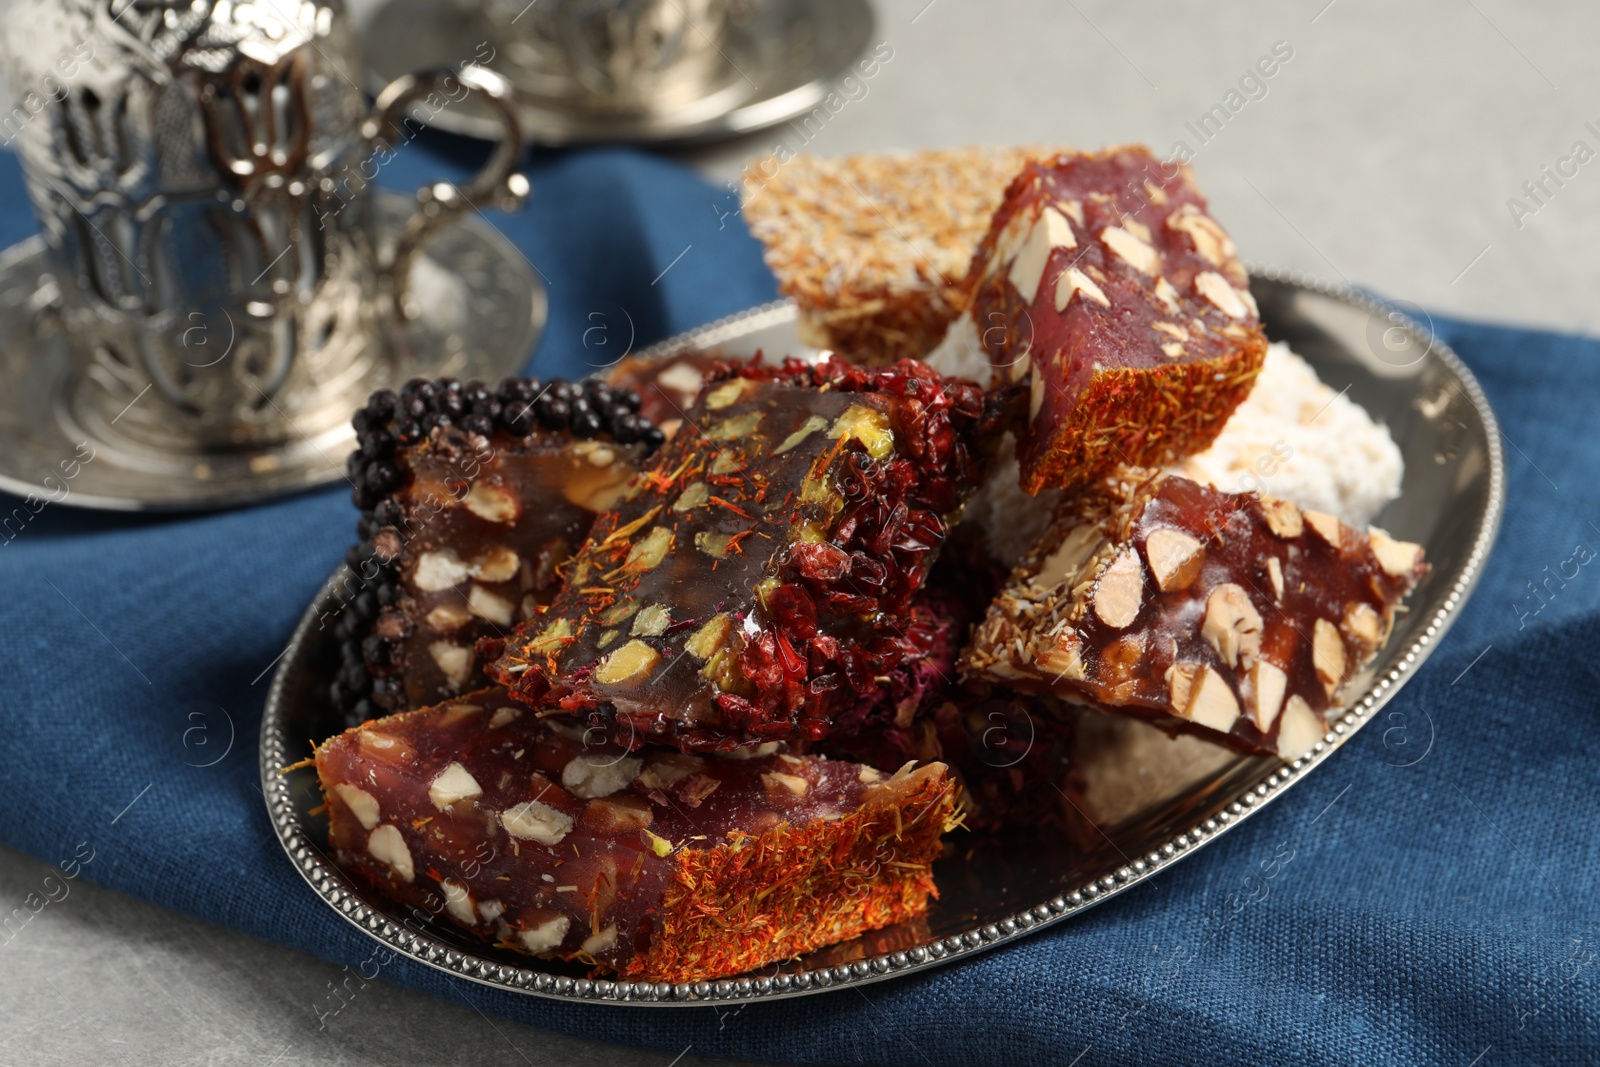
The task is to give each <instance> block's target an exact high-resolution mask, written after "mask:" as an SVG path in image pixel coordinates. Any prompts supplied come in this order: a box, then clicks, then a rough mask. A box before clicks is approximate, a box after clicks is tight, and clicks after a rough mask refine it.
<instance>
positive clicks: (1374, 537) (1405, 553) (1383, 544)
mask: <svg viewBox="0 0 1600 1067" xmlns="http://www.w3.org/2000/svg"><path fill="white" fill-rule="evenodd" d="M1367 538H1368V541H1369V542H1370V543H1371V545H1372V554H1373V555H1374V556H1377V557H1378V566H1380V567H1382V568H1383V570H1384V573H1385V574H1390V575H1393V576H1394V577H1396V578H1402V577H1405V576H1406V575H1408V574H1410V573H1411V572H1412V571H1413V570H1415V569H1416V566H1417V563H1418V562H1420V561H1421V559H1422V546H1421V545H1414V544H1412V543H1411V542H1410V541H1396V540H1395V539H1394V538H1392V537H1390V536H1389V535H1388V534H1386V533H1384V532H1383V531H1382V530H1379V529H1377V528H1373V530H1372V531H1371V532H1370V533H1368V534H1367Z"/></svg>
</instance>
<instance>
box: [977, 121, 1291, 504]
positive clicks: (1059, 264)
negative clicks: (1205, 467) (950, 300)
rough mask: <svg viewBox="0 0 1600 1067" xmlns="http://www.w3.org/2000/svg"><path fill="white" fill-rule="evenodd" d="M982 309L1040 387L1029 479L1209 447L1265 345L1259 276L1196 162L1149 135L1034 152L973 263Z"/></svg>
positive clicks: (986, 332)
mask: <svg viewBox="0 0 1600 1067" xmlns="http://www.w3.org/2000/svg"><path fill="white" fill-rule="evenodd" d="M971 284H972V291H971V298H970V306H969V318H968V319H967V320H966V322H965V325H964V328H965V330H966V331H967V332H968V333H969V334H970V335H975V340H974V341H973V343H974V344H976V345H977V346H979V347H981V349H982V351H983V353H984V356H985V357H986V358H987V361H988V363H989V364H990V365H991V366H992V367H993V368H994V373H995V379H996V381H997V382H1001V381H1009V382H1016V383H1023V384H1025V385H1026V387H1027V391H1028V412H1027V421H1026V424H1025V429H1024V430H1023V431H1022V432H1021V433H1020V434H1019V444H1018V448H1017V458H1018V461H1019V463H1020V466H1021V471H1022V488H1023V489H1024V490H1026V491H1027V492H1029V493H1037V492H1039V491H1040V490H1041V489H1046V488H1051V487H1071V486H1075V485H1080V484H1083V483H1085V482H1087V481H1089V480H1090V479H1092V478H1094V477H1096V476H1099V475H1103V474H1106V473H1108V472H1109V471H1110V470H1111V468H1112V467H1114V466H1116V465H1118V464H1130V465H1132V464H1137V465H1142V466H1162V465H1164V464H1168V463H1172V462H1175V461H1177V460H1179V459H1182V458H1183V457H1184V456H1186V455H1188V454H1190V453H1192V452H1196V451H1199V450H1200V449H1202V448H1204V447H1205V446H1206V445H1208V444H1209V443H1210V442H1211V440H1212V439H1213V438H1214V437H1215V436H1216V435H1217V433H1218V431H1220V430H1221V429H1222V424H1223V423H1224V422H1225V421H1226V420H1227V418H1228V416H1229V414H1231V413H1232V411H1233V409H1234V408H1235V407H1237V406H1238V404H1239V402H1240V401H1242V400H1243V399H1244V398H1245V396H1246V395H1247V394H1248V393H1249V392H1250V387H1251V384H1252V383H1253V382H1254V381H1255V376H1256V373H1257V371H1259V370H1260V368H1261V362H1262V359H1263V358H1264V357H1265V355H1266V348H1267V343H1266V338H1265V337H1264V336H1263V334H1262V332H1261V323H1260V320H1259V318H1258V315H1257V311H1256V305H1255V301H1254V300H1253V299H1252V298H1251V296H1250V289H1249V279H1248V278H1247V277H1246V276H1245V272H1244V268H1243V267H1242V266H1240V264H1239V259H1238V255H1237V253H1236V252H1235V250H1234V246H1233V242H1232V241H1231V240H1230V239H1229V238H1228V235H1227V233H1225V232H1224V231H1223V229H1222V227H1221V226H1219V225H1218V224H1217V222H1216V221H1215V220H1214V219H1212V218H1211V216H1210V214H1209V213H1208V210H1207V207H1206V201H1205V198H1204V197H1203V196H1201V195H1200V193H1199V191H1198V190H1197V189H1196V188H1195V186H1194V183H1193V181H1192V180H1191V179H1190V176H1189V173H1188V171H1187V169H1186V168H1183V167H1181V166H1176V165H1169V164H1166V163H1163V162H1161V161H1160V160H1158V159H1156V158H1155V157H1154V156H1153V155H1151V154H1150V152H1149V151H1148V150H1147V149H1144V148H1138V147H1132V148H1115V149H1110V150H1108V151H1105V152H1100V153H1095V154H1092V155H1060V156H1056V157H1054V158H1052V159H1048V160H1042V161H1038V162H1032V163H1028V164H1027V165H1026V166H1024V167H1023V169H1022V173H1021V174H1019V175H1018V176H1017V178H1016V180H1015V181H1013V182H1012V183H1011V187H1010V188H1009V189H1007V190H1006V197H1005V202H1004V203H1003V204H1002V205H1001V206H1000V209H999V210H998V211H996V212H995V215H994V220H993V222H992V224H991V226H990V229H989V233H988V235H987V236H986V237H985V238H984V239H983V244H982V245H981V247H980V248H979V250H978V253H977V255H976V256H974V257H973V261H972V283H971Z"/></svg>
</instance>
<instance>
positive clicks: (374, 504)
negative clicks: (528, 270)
mask: <svg viewBox="0 0 1600 1067" xmlns="http://www.w3.org/2000/svg"><path fill="white" fill-rule="evenodd" d="M638 407H639V398H638V397H637V396H635V395H634V394H631V393H628V392H625V391H619V390H613V389H611V388H610V387H608V386H606V385H603V384H601V383H598V382H586V383H583V384H582V385H575V384H573V383H570V382H563V381H552V382H548V383H543V384H541V383H540V382H538V381H536V380H533V379H518V378H513V379H507V380H506V381H505V382H503V383H502V384H501V385H500V387H499V388H498V389H497V390H493V391H491V390H490V389H488V388H487V387H486V386H484V385H483V384H482V383H481V382H468V383H466V384H464V385H463V384H462V383H461V382H458V381H454V380H451V379H445V380H442V381H437V382H429V381H422V380H418V381H414V382H411V383H409V384H407V385H406V386H405V388H404V389H402V390H401V391H400V393H399V394H398V395H397V394H395V393H392V392H388V391H384V392H380V393H377V394H375V395H374V396H373V397H372V399H371V401H370V402H369V403H368V405H367V407H366V408H365V409H364V410H363V411H361V412H359V413H357V415H356V417H355V420H354V421H355V425H356V430H357V433H358V441H359V447H358V449H357V451H356V452H355V453H354V454H353V455H352V457H351V463H350V476H351V480H352V482H353V483H354V484H355V495H356V503H357V505H358V506H359V507H361V509H362V516H361V520H360V523H359V527H358V530H359V533H360V536H361V538H362V540H361V543H360V544H358V545H356V546H355V547H354V548H352V549H351V550H350V553H349V554H348V556H347V557H346V561H347V563H348V564H349V566H350V568H351V571H352V572H353V576H352V578H351V580H350V582H349V583H348V584H349V586H350V590H351V592H352V594H353V595H352V596H351V598H350V599H349V601H348V602H346V603H345V604H344V605H343V609H342V610H341V612H340V616H339V618H338V619H337V620H336V621H335V623H334V626H335V627H336V631H337V633H338V635H339V638H340V642H341V647H342V651H343V658H344V663H343V667H342V668H341V670H340V673H339V677H338V678H337V680H336V681H335V682H334V693H333V696H334V702H335V704H337V705H339V706H340V707H341V708H343V709H345V710H346V712H347V714H348V715H349V716H350V718H351V721H352V722H360V721H362V720H364V719H369V718H372V717H374V716H375V715H381V714H384V713H386V712H390V711H402V710H405V709H408V708H414V707H421V706H423V705H427V704H432V703H436V702H437V701H439V700H442V699H444V698H445V697H447V696H451V695H454V694H459V693H463V692H467V691H470V690H472V689H476V688H478V687H480V686H482V685H484V684H485V682H484V676H483V670H482V666H481V664H480V662H479V660H478V658H477V654H476V651H475V649H474V645H475V644H476V642H477V641H478V639H479V638H482V637H487V636H494V635H505V634H509V633H510V632H511V630H512V629H513V628H514V627H515V626H516V624H517V623H518V622H521V621H522V620H524V619H527V618H528V617H529V616H531V615H532V614H533V613H534V611H535V610H537V608H538V607H539V606H540V605H542V604H544V603H547V602H548V601H549V599H550V597H551V596H552V595H554V592H555V586H556V575H555V569H556V566H557V565H558V564H560V563H561V562H563V561H564V560H565V559H566V558H567V557H568V556H570V555H571V554H572V553H573V552H574V551H576V549H577V547H578V546H579V545H580V544H582V543H583V539H584V537H585V536H586V535H587V534H588V532H589V527H590V526H591V525H592V524H593V522H594V517H595V515H596V513H597V512H599V511H601V510H603V509H605V508H607V507H609V506H610V505H611V504H612V503H614V502H615V501H616V498H617V496H618V494H619V493H620V491H621V490H622V488H623V486H624V485H625V484H626V483H627V480H628V479H629V478H630V477H632V476H633V474H634V473H636V472H637V471H638V469H639V463H640V461H641V460H643V459H644V457H645V456H646V455H647V454H648V453H649V452H650V450H651V449H653V448H654V447H655V446H656V445H657V444H659V443H660V441H661V432H660V431H659V430H657V429H656V428H655V427H654V426H653V425H651V424H650V423H649V422H648V421H645V420H643V419H641V418H640V417H639V416H638V415H637V414H636V412H637V409H638Z"/></svg>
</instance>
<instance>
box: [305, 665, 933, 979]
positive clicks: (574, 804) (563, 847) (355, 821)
mask: <svg viewBox="0 0 1600 1067" xmlns="http://www.w3.org/2000/svg"><path fill="white" fill-rule="evenodd" d="M588 736H590V738H591V739H593V737H594V732H593V731H590V732H589V735H588ZM585 737H586V733H585V731H584V730H583V728H582V727H581V726H577V725H574V724H573V723H571V722H570V721H563V720H561V719H560V718H559V717H549V716H546V717H541V716H540V715H538V714H536V713H535V712H534V711H533V709H531V708H528V707H526V706H524V705H522V704H521V703H519V702H517V701H514V700H512V699H511V698H510V697H509V696H507V694H506V693H505V691H504V690H493V689H491V690H484V691H481V692H478V693H473V694H470V695H468V696H466V697H463V698H459V699H457V700H454V701H451V702H448V703H445V704H441V705H439V706H437V707H433V708H427V709H423V710H419V711H413V712H408V713H403V714H400V715H396V716H392V717H390V718H386V719H380V720H377V721H375V722H371V723H367V724H365V725H362V726H359V727H356V728H354V729H351V730H347V731H346V732H344V733H342V734H340V735H338V736H336V737H334V738H332V739H331V740H329V741H327V742H325V743H323V744H322V745H321V746H319V747H318V749H317V752H316V756H315V764H316V770H317V774H318V777H319V779H320V781H321V784H322V790H323V793H324V796H325V797H326V800H327V811H328V821H329V840H330V842H331V843H332V845H333V848H334V849H335V850H336V852H337V855H338V859H339V863H340V865H341V866H342V867H344V868H345V869H346V870H347V871H349V872H351V873H352V874H353V875H354V876H355V877H357V878H358V879H360V880H361V881H362V882H364V883H366V884H367V885H369V886H371V887H372V888H373V889H375V890H376V891H377V892H379V893H381V894H383V895H385V896H388V897H390V898H392V899H393V900H396V901H398V902H400V903H401V904H403V905H407V906H409V907H412V908H419V909H423V910H424V911H425V912H426V913H427V914H429V915H433V916H438V917H440V918H444V919H448V920H449V921H451V922H452V923H454V924H455V925H457V926H460V927H462V928H463V929H465V930H467V931H469V932H470V933H472V934H473V935H475V936H477V937H480V938H483V939H484V940H486V941H490V942H494V943H495V944H497V945H500V946H502V947H505V948H511V949H516V950H518V951H521V952H527V953H532V954H534V955H537V956H542V957H547V958H551V959H561V960H576V961H581V962H583V963H586V964H589V965H591V966H594V967H597V968H599V969H601V970H603V971H606V972H610V973H614V974H616V975H619V976H620V977H622V978H625V979H632V980H637V981H647V982H695V981H701V980H704V979H711V978H720V977H724V976H726V975H731V974H738V973H742V972H744V971H748V970H750V969H752V968H756V967H761V966H763V965H765V964H769V963H773V962H776V961H779V960H784V959H788V958H790V957H793V956H796V955H799V954H801V953H804V952H808V951H811V950H812V949H816V948H819V947H822V946H824V945H829V944H834V943H837V942H840V941H845V940H848V939H849V938H852V937H854V936H856V935H857V934H859V933H862V932H863V931H867V930H874V929H878V928H881V927H885V926H890V925H892V924H894V923H899V922H905V921H908V920H913V919H915V918H917V917H919V916H921V915H922V914H923V913H924V912H925V911H926V909H927V903H928V898H929V896H930V895H931V894H932V893H933V892H934V887H933V876H932V872H931V865H932V862H933V860H934V858H935V857H936V856H937V855H938V853H939V848H940V845H939V838H940V835H941V834H943V833H944V831H945V830H946V829H947V828H949V827H950V826H951V825H953V823H954V822H955V821H956V819H957V813H956V805H955V789H954V787H953V785H952V784H951V782H950V781H949V779H948V778H947V776H946V774H945V769H944V767H943V766H941V765H938V764H933V765H928V766H923V767H920V768H916V769H912V768H910V767H906V768H904V769H902V770H901V771H900V772H898V773H895V774H893V775H888V774H882V773H880V772H878V771H875V770H873V769H872V768H870V767H864V766H860V765H858V764H853V763H847V762H844V761H841V760H829V759H823V758H820V757H815V756H794V755H790V754H785V753H781V752H771V753H769V754H765V755H758V756H754V757H752V758H744V759H738V758H732V757H719V756H695V755H688V754H685V753H681V752H676V751H671V750H661V749H651V750H647V751H642V752H634V753H630V752H629V751H628V750H626V749H624V748H621V747H618V746H615V745H609V744H604V743H599V744H595V743H590V744H586V743H585ZM771 747H772V748H774V749H776V748H778V747H779V746H777V745H776V744H774V745H773V746H771Z"/></svg>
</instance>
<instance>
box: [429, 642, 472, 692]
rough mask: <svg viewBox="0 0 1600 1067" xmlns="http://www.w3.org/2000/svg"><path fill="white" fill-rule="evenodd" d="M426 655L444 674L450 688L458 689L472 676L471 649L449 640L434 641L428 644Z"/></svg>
mask: <svg viewBox="0 0 1600 1067" xmlns="http://www.w3.org/2000/svg"><path fill="white" fill-rule="evenodd" d="M428 655H429V656H431V657H433V662H434V663H435V664H436V665H437V666H438V668H439V672H440V673H441V674H443V675H444V679H445V681H447V682H449V683H450V687H451V688H452V689H460V688H461V687H463V686H465V685H466V684H467V679H468V678H470V677H471V676H472V649H470V648H467V647H466V646H464V645H453V644H451V643H450V642H449V641H435V642H434V643H433V644H431V645H429V646H428Z"/></svg>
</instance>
